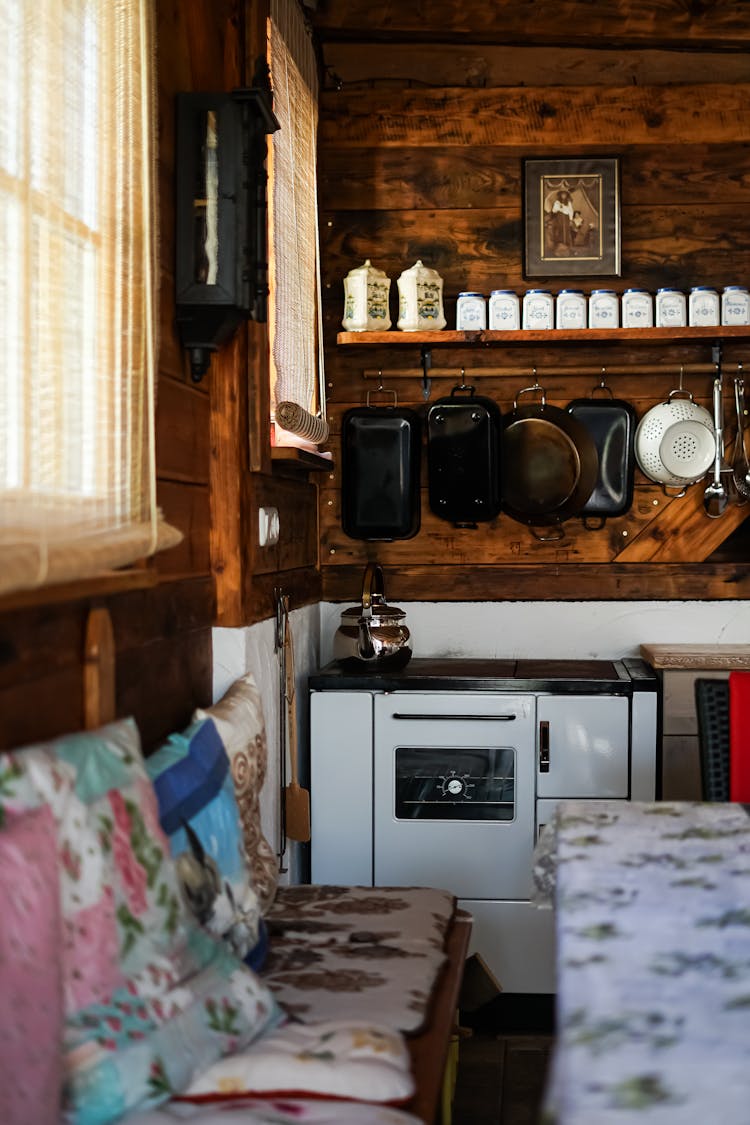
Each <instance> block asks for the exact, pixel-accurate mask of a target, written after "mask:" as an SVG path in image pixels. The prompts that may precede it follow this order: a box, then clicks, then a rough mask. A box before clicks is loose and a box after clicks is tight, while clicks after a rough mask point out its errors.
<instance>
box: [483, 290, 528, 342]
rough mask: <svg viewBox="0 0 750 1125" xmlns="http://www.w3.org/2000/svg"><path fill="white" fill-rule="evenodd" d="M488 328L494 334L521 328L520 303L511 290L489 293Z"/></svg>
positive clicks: (516, 295)
mask: <svg viewBox="0 0 750 1125" xmlns="http://www.w3.org/2000/svg"><path fill="white" fill-rule="evenodd" d="M488 320H489V327H490V328H491V329H492V330H493V331H495V332H513V331H516V330H517V329H519V328H520V327H521V302H520V301H519V300H518V294H517V293H514V291H513V290H512V289H493V290H492V292H491V293H490V311H489V317H488Z"/></svg>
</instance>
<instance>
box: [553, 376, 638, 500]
mask: <svg viewBox="0 0 750 1125" xmlns="http://www.w3.org/2000/svg"><path fill="white" fill-rule="evenodd" d="M567 410H568V412H569V413H570V414H572V415H573V416H574V417H575V418H577V419H578V420H579V421H580V422H581V424H582V425H584V426H585V427H586V429H587V430H588V432H589V433H590V435H591V437H592V438H593V440H594V444H595V445H596V450H597V453H598V455H599V471H598V473H597V479H596V484H595V486H594V490H593V492H592V493H591V496H590V497H589V499H588V500H587V501H586V503H585V504H584V506H583V508H582V509H581V513H580V514H581V515H582V516H583V517H584V521H585V520H586V517H588V516H595V517H599V518H600V520H602V521H603V520H604V519H606V517H608V516H621V515H623V514H624V513H625V512H627V510H628V509H629V508H630V506H631V504H632V503H633V477H634V472H635V449H634V440H635V429H636V422H637V415H636V410H635V407H634V406H633V405H632V403H629V402H625V401H624V400H623V399H618V398H575V399H573V400H572V402H569V403H568V406H567Z"/></svg>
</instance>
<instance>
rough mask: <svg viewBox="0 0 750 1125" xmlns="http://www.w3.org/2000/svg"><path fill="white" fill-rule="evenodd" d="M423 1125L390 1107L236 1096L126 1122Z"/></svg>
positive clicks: (178, 1105)
mask: <svg viewBox="0 0 750 1125" xmlns="http://www.w3.org/2000/svg"><path fill="white" fill-rule="evenodd" d="M175 1121H190V1122H192V1125H232V1122H234V1121H236V1122H237V1125H423V1122H422V1119H421V1118H419V1117H414V1115H413V1114H411V1113H406V1112H404V1111H403V1110H400V1109H393V1108H391V1107H390V1106H382V1105H366V1104H364V1103H360V1102H342V1101H338V1102H332V1101H327V1100H323V1099H315V1100H309V1099H300V1098H237V1099H233V1100H232V1101H229V1102H220V1103H219V1104H218V1105H194V1104H192V1103H190V1102H170V1103H169V1105H166V1106H164V1108H163V1109H154V1110H149V1111H147V1112H145V1113H137V1114H135V1115H133V1116H131V1117H128V1118H127V1122H126V1125H172V1123H173V1122H175Z"/></svg>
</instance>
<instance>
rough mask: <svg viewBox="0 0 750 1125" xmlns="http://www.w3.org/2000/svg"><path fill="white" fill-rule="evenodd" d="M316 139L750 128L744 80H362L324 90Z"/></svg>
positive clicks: (585, 138)
mask: <svg viewBox="0 0 750 1125" xmlns="http://www.w3.org/2000/svg"><path fill="white" fill-rule="evenodd" d="M321 107H322V113H321V119H320V131H319V144H320V147H321V149H325V148H326V147H328V146H330V145H346V146H348V147H349V148H367V149H370V148H373V147H374V146H383V147H389V148H392V147H395V146H399V145H413V146H415V147H419V146H420V145H451V146H454V147H461V148H462V147H464V146H465V145H492V146H508V145H518V146H524V147H525V148H527V149H530V148H532V147H533V146H544V148H545V149H546V151H547V152H548V153H549V154H558V155H559V154H562V153H563V152H564V151H566V150H567V151H570V152H587V153H590V152H591V150H592V147H593V146H599V147H602V146H606V147H609V148H614V149H615V150H616V149H617V148H618V147H619V140H620V138H627V143H628V144H629V145H655V144H664V145H674V144H697V143H701V142H710V143H712V144H735V143H737V144H740V143H742V142H744V141H746V140H747V137H748V136H749V135H750V99H748V96H747V87H746V86H735V85H730V84H726V85H724V84H708V85H700V86H690V85H676V86H606V87H605V86H601V87H599V86H597V87H591V86H546V87H541V86H540V87H525V86H508V87H497V88H494V89H490V90H476V89H470V88H467V87H464V88H457V87H445V88H442V89H438V90H435V89H428V90H423V89H422V90H416V89H408V90H362V91H358V92H356V91H351V92H348V91H347V90H346V88H345V89H344V90H342V91H340V92H336V93H330V92H328V93H324V94H323V96H322V98H321Z"/></svg>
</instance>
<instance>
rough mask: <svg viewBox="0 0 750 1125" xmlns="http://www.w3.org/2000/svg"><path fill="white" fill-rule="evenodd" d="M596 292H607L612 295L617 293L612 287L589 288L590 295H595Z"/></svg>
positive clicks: (614, 295)
mask: <svg viewBox="0 0 750 1125" xmlns="http://www.w3.org/2000/svg"><path fill="white" fill-rule="evenodd" d="M598 293H607V294H609V295H610V296H612V297H616V296H617V293H616V292H615V290H614V289H592V290H591V296H592V297H595V296H596V295H597V294H598Z"/></svg>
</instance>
